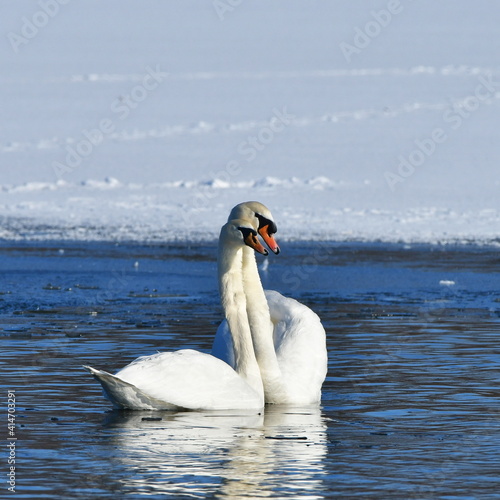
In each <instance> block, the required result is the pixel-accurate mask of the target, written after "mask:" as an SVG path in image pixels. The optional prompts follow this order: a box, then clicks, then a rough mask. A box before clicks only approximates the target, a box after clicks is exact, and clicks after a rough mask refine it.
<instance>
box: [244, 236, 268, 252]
mask: <svg viewBox="0 0 500 500" xmlns="http://www.w3.org/2000/svg"><path fill="white" fill-rule="evenodd" d="M245 244H246V245H248V246H249V247H250V248H253V249H254V250H255V251H256V252H259V253H261V254H262V255H268V254H269V252H268V251H267V250H266V249H265V248H264V245H262V243H261V242H260V241H259V238H257V235H256V234H255V233H253V232H249V233H248V234H247V236H246V237H245Z"/></svg>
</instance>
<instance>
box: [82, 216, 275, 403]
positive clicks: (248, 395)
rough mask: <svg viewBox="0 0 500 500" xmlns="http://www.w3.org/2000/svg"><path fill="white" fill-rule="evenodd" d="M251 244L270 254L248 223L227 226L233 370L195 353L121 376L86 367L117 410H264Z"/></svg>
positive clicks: (222, 271) (223, 280)
mask: <svg viewBox="0 0 500 500" xmlns="http://www.w3.org/2000/svg"><path fill="white" fill-rule="evenodd" d="M246 245H249V249H250V247H251V248H253V249H254V250H256V251H258V252H261V253H263V254H267V250H265V248H264V247H263V246H262V244H261V243H260V242H259V240H258V238H257V231H256V230H255V229H254V228H253V227H252V226H251V225H249V224H248V222H247V221H245V220H231V221H229V222H228V223H227V224H225V225H224V226H223V227H222V229H221V234H220V238H219V255H218V274H219V287H220V294H221V302H222V307H223V309H224V313H225V317H226V322H227V324H228V325H229V329H230V331H231V332H232V335H231V338H232V345H233V346H234V357H233V360H234V362H233V367H230V366H229V365H228V364H227V363H225V362H224V361H221V360H220V359H218V358H217V357H214V356H211V355H209V354H204V353H201V352H198V351H194V350H191V349H184V350H180V351H176V352H164V353H158V354H154V355H152V356H143V357H140V358H138V359H136V360H135V361H133V362H132V363H131V364H129V365H128V366H126V367H125V368H123V369H121V370H120V371H118V372H117V373H116V374H115V375H111V374H110V373H107V372H105V371H102V370H95V369H94V368H91V367H87V366H86V367H85V368H87V369H88V370H89V371H90V373H91V374H92V375H93V376H94V377H95V378H96V379H97V380H98V381H99V382H100V383H101V385H102V387H103V389H104V392H105V395H106V397H107V398H108V399H109V400H110V401H111V402H112V403H113V405H114V406H115V407H116V408H128V409H134V410H151V409H153V410H161V409H168V410H183V409H189V410H226V409H236V410H240V409H245V410H258V409H261V408H262V407H263V406H264V391H263V384H262V379H261V375H260V370H259V366H258V364H257V360H256V358H255V353H254V349H253V344H252V338H251V332H250V328H249V324H248V318H247V311H246V298H245V293H244V290H243V285H242V260H243V255H242V254H243V249H244V248H247V247H246ZM250 251H253V250H251V249H250ZM233 368H234V369H233Z"/></svg>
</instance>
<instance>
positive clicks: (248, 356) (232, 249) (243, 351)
mask: <svg viewBox="0 0 500 500" xmlns="http://www.w3.org/2000/svg"><path fill="white" fill-rule="evenodd" d="M242 262H243V250H242V248H241V247H238V246H236V245H231V243H230V242H227V241H226V239H225V238H224V235H223V232H221V238H220V240H219V255H218V277H219V290H220V296H221V304H222V308H223V310H224V315H225V317H226V320H227V323H228V326H229V330H230V332H231V336H232V339H233V346H234V356H235V371H236V372H237V373H238V374H239V375H240V376H241V377H243V378H244V379H245V380H246V381H247V383H248V384H249V385H250V386H251V387H252V388H253V389H254V390H255V391H256V393H257V394H258V395H260V396H261V398H262V401H263V402H264V388H263V385H262V378H261V374H260V370H259V365H258V363H257V359H256V357H255V352H254V348H253V343H252V335H251V331H250V326H249V323H248V316H247V310H246V297H245V293H244V289H243V275H242Z"/></svg>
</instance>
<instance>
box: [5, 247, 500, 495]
mask: <svg viewBox="0 0 500 500" xmlns="http://www.w3.org/2000/svg"><path fill="white" fill-rule="evenodd" d="M215 255H216V251H215V245H211V244H207V245H205V246H200V245H193V246H188V245H178V246H159V245H156V246H147V245H115V244H108V243H85V244H84V243H58V242H54V243H43V244H40V243H38V244H35V243H33V244H19V243H12V242H3V243H2V244H0V314H1V316H0V337H1V351H0V370H1V375H2V387H3V388H2V397H1V398H0V399H1V400H2V401H3V403H2V404H3V408H4V411H3V412H1V413H2V414H3V415H4V418H3V420H4V422H3V423H1V427H2V438H3V440H4V443H6V444H7V446H5V447H3V449H4V451H3V452H2V453H1V456H0V464H1V467H0V470H1V473H2V481H1V485H0V488H1V490H0V498H48V499H55V498H89V499H91V498H99V499H100V498H104V499H106V498H139V497H142V496H144V497H148V498H151V499H156V498H175V499H184V498H185V499H188V498H190V499H192V498H233V499H237V498H259V497H267V498H308V499H316V498H343V499H344V498H347V499H348V498H362V499H381V500H382V499H384V500H385V499H428V498H429V499H436V498H439V499H441V498H442V499H469V498H470V499H477V498H488V499H489V498H500V377H499V375H500V342H499V338H500V287H499V285H500V280H499V278H500V274H499V270H500V266H499V264H500V257H499V250H498V249H497V248H480V247H475V246H464V247H451V246H442V247H440V246H411V247H409V246H403V245H375V244H372V245H369V244H332V243H329V244H315V245H305V244H298V243H288V244H287V243H284V244H282V253H281V254H280V255H279V256H270V257H269V266H268V267H267V269H264V270H263V271H262V276H263V281H264V284H265V286H266V288H274V289H277V290H280V291H281V292H283V293H285V294H288V295H290V296H293V297H295V298H298V299H299V300H301V301H302V302H304V303H307V304H308V305H309V306H310V307H311V308H313V309H314V310H315V311H316V312H317V313H318V314H319V315H320V317H321V318H322V320H323V323H324V326H325V328H326V330H327V336H328V350H329V373H328V378H327V380H326V382H325V385H324V390H323V399H322V405H321V407H320V408H279V407H278V408H266V410H265V412H264V414H263V415H253V414H251V415H242V414H236V415H231V414H229V413H227V412H226V413H224V414H220V413H168V412H113V411H110V406H109V403H107V401H106V400H104V399H103V397H102V395H101V390H100V386H99V385H98V384H97V383H96V382H95V381H94V380H93V379H92V378H91V377H90V375H88V374H87V373H86V372H85V371H84V370H83V369H82V368H81V365H83V364H90V365H92V366H94V367H96V368H103V369H106V370H109V371H115V370H117V369H119V368H121V367H122V366H124V365H125V364H127V363H128V362H130V361H132V360H133V359H135V358H136V357H138V356H140V355H144V354H151V353H154V352H156V351H157V350H174V349H180V348H186V347H191V348H196V349H200V350H206V351H208V350H209V349H210V346H211V342H212V338H213V335H214V333H215V330H216V327H217V324H218V323H219V322H220V320H221V310H220V307H219V303H218V294H217V290H216V278H215V272H216V263H215ZM9 391H11V398H10V399H13V397H12V396H15V410H14V411H12V410H10V413H9V408H13V404H12V402H11V406H10V407H9V406H8V396H9ZM9 415H11V416H12V415H13V416H14V417H13V418H12V417H11V419H10V420H11V421H12V420H14V422H15V428H13V427H12V426H9V421H8V419H9ZM9 433H10V434H9ZM12 433H13V434H12ZM14 438H16V439H15V440H14ZM13 440H14V441H13ZM13 442H14V443H15V445H13V446H11V447H10V448H9V446H8V445H9V443H13ZM12 452H14V457H13V456H12ZM9 453H10V455H9ZM9 458H14V459H15V467H16V469H15V477H14V480H15V493H13V492H11V491H9V490H8V488H9V486H10V483H9V476H8V475H7V474H8V472H9V467H10V465H9V464H8V460H9ZM12 477H13V476H11V478H12Z"/></svg>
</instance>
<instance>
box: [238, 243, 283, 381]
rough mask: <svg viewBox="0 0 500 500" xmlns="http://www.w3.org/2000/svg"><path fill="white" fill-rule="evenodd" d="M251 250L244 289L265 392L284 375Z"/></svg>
mask: <svg viewBox="0 0 500 500" xmlns="http://www.w3.org/2000/svg"><path fill="white" fill-rule="evenodd" d="M248 250H249V251H247V249H246V248H244V249H243V286H244V289H245V296H246V302H247V314H248V321H249V325H250V330H251V333H252V342H253V345H254V351H255V356H256V358H257V362H258V364H259V367H260V370H261V374H262V379H263V383H264V389H265V388H266V386H267V385H268V384H278V383H280V380H281V377H282V374H281V369H280V367H279V364H278V359H277V357H276V350H275V347H274V325H273V323H272V320H271V313H270V310H269V304H268V303H267V298H266V295H265V293H264V288H263V287H262V282H261V280H260V276H259V270H258V268H257V262H256V260H255V253H254V252H253V251H252V250H251V249H250V248H248Z"/></svg>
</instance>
